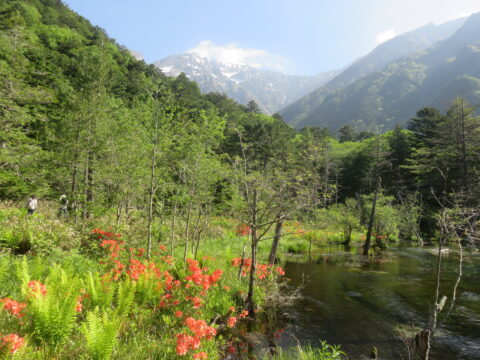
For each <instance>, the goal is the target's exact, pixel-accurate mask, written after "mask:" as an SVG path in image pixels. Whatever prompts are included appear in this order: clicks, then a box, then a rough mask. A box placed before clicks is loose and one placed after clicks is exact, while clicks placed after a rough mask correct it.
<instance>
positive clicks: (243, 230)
mask: <svg viewBox="0 0 480 360" xmlns="http://www.w3.org/2000/svg"><path fill="white" fill-rule="evenodd" d="M236 232H237V235H239V236H245V235H248V234H250V227H249V226H248V225H247V224H240V225H238V226H237V229H236Z"/></svg>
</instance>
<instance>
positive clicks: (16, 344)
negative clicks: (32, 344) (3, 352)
mask: <svg viewBox="0 0 480 360" xmlns="http://www.w3.org/2000/svg"><path fill="white" fill-rule="evenodd" d="M24 343H25V340H24V339H23V338H22V337H20V336H18V335H17V334H8V335H5V336H3V337H2V338H1V340H0V349H2V348H5V347H7V348H8V349H9V350H10V352H11V353H12V354H15V353H16V352H17V350H18V349H20V348H21V347H22V346H23V345H24Z"/></svg>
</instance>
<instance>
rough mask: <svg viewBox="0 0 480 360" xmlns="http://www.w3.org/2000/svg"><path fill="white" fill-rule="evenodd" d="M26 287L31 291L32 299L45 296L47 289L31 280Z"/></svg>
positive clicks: (38, 282)
mask: <svg viewBox="0 0 480 360" xmlns="http://www.w3.org/2000/svg"><path fill="white" fill-rule="evenodd" d="M28 287H29V288H30V289H32V293H33V296H34V297H37V296H38V295H39V294H40V295H42V296H45V295H47V288H46V287H45V285H44V284H42V283H41V282H40V281H38V280H32V281H30V282H29V283H28Z"/></svg>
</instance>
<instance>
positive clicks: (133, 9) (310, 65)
mask: <svg viewBox="0 0 480 360" xmlns="http://www.w3.org/2000/svg"><path fill="white" fill-rule="evenodd" d="M64 2H65V3H66V4H68V5H69V6H70V8H71V9H73V10H75V11H77V12H78V13H80V14H81V15H83V16H85V17H86V18H88V19H89V20H90V21H91V22H92V23H93V24H94V25H98V26H100V27H102V28H104V29H105V30H106V31H107V33H108V34H109V35H110V36H111V37H113V38H115V39H116V40H117V41H118V42H119V43H120V44H122V45H125V46H127V47H128V48H129V49H132V50H135V51H138V52H140V53H142V54H143V55H144V57H145V61H147V62H153V61H155V60H159V59H161V58H163V57H165V56H168V55H172V54H180V53H184V52H186V51H188V50H192V49H195V50H194V51H195V52H197V53H200V54H203V55H204V56H207V57H210V58H213V59H217V60H221V61H222V60H224V61H232V62H238V63H247V64H251V65H254V66H257V67H260V68H268V69H272V70H278V71H282V72H285V73H293V74H316V73H319V72H321V71H327V70H331V69H336V68H340V67H343V66H345V65H347V64H349V63H350V62H352V61H353V60H355V59H356V58H358V57H360V56H362V55H365V54H366V53H368V52H369V51H371V50H372V49H373V48H374V47H375V46H377V45H378V44H379V43H380V42H381V41H382V40H385V39H388V38H390V37H392V36H394V35H396V34H402V33H404V32H406V31H410V30H413V29H415V28H417V27H420V26H422V25H425V24H427V23H429V22H434V23H442V22H445V21H448V20H452V19H455V18H458V17H461V16H466V15H468V14H471V13H473V12H478V11H480V1H479V0H456V1H454V0H64Z"/></svg>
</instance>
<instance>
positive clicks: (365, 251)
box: [363, 180, 379, 256]
mask: <svg viewBox="0 0 480 360" xmlns="http://www.w3.org/2000/svg"><path fill="white" fill-rule="evenodd" d="M378 182H379V181H378V180H377V181H376V185H375V193H374V195H373V202H372V212H371V213H370V220H369V222H368V231H367V238H366V239H365V244H364V245H363V255H364V256H368V250H370V239H371V237H372V229H373V223H374V221H375V209H376V207H377V198H378V187H379V186H378Z"/></svg>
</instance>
